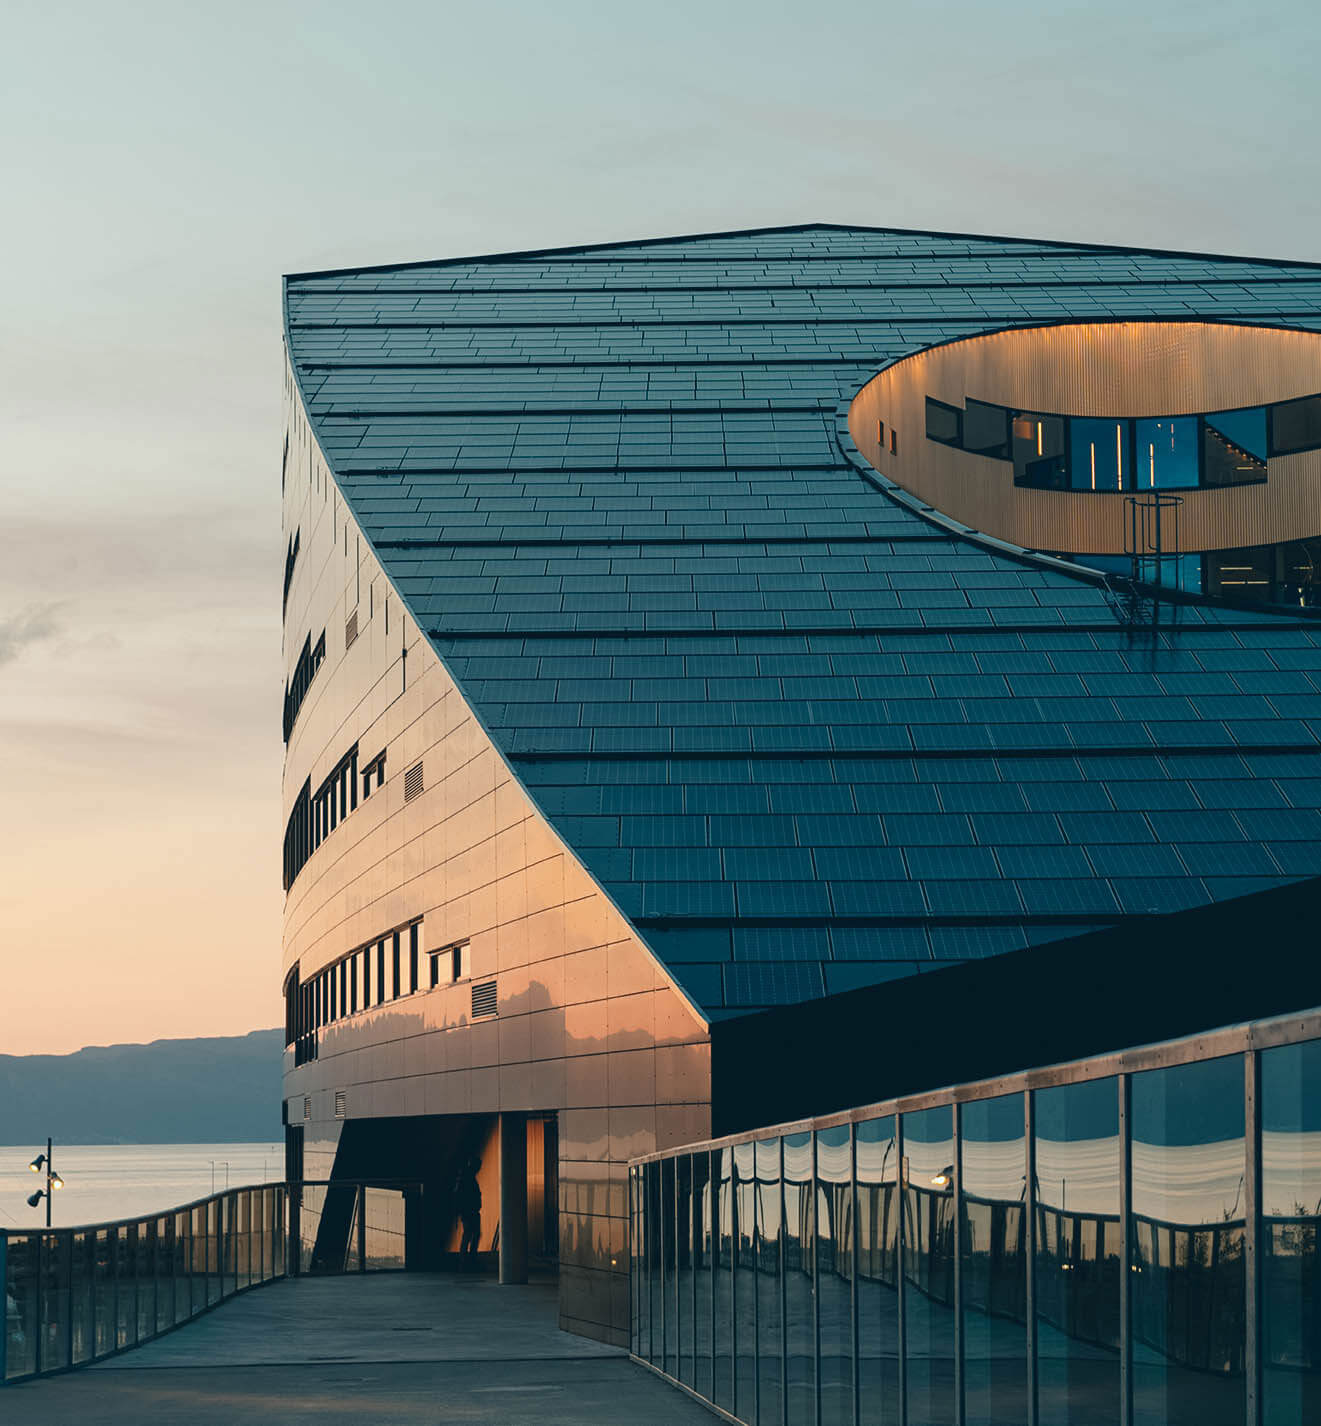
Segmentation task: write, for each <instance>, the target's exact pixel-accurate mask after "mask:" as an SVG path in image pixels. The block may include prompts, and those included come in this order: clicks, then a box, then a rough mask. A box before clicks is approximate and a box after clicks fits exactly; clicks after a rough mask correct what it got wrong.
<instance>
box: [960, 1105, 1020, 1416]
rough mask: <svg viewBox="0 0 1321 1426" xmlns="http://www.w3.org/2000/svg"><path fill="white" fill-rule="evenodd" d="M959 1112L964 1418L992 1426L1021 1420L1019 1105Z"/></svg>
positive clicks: (974, 1107)
mask: <svg viewBox="0 0 1321 1426" xmlns="http://www.w3.org/2000/svg"><path fill="white" fill-rule="evenodd" d="M960 1113H961V1114H962V1116H963V1117H962V1132H961V1134H960V1138H959V1154H960V1163H961V1170H962V1180H961V1182H962V1188H963V1221H962V1224H961V1228H960V1231H961V1233H962V1260H963V1382H964V1398H965V1420H966V1423H967V1426H998V1423H999V1422H1001V1421H1019V1420H1024V1421H1025V1420H1026V1419H1027V1326H1026V1323H1027V1243H1026V1232H1027V1221H1026V1214H1025V1211H1024V1210H1025V1204H1024V1197H1025V1193H1026V1184H1027V1138H1026V1134H1025V1126H1024V1117H1023V1116H1024V1100H1023V1096H1022V1095H1021V1094H1008V1095H1003V1096H1001V1097H1000V1098H998V1099H982V1100H977V1101H975V1102H973V1103H970V1104H965V1105H964V1106H963V1108H962V1109H961V1111H960Z"/></svg>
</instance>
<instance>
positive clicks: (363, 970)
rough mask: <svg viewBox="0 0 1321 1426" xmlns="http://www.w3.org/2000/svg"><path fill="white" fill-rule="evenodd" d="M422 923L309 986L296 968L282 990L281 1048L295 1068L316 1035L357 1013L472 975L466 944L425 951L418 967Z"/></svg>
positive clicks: (310, 1053) (363, 950)
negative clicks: (290, 1054) (289, 1051)
mask: <svg viewBox="0 0 1321 1426" xmlns="http://www.w3.org/2000/svg"><path fill="white" fill-rule="evenodd" d="M421 946H422V923H421V921H413V922H410V923H409V924H408V925H406V926H401V927H399V928H397V929H396V930H394V931H390V932H387V933H386V934H385V935H384V936H381V937H379V938H378V939H377V940H374V941H369V942H368V943H367V944H366V945H365V946H359V947H358V949H357V950H355V951H351V952H350V953H349V954H348V955H346V956H343V957H341V959H340V960H338V961H336V962H335V963H334V964H333V965H329V966H327V967H326V968H325V969H324V970H322V971H319V972H318V973H317V974H316V975H314V976H313V977H312V978H311V979H310V980H307V981H300V980H299V977H298V967H297V966H295V967H294V969H293V970H292V971H290V972H289V975H288V978H287V979H286V980H285V985H284V1032H285V1045H286V1047H292V1048H293V1050H294V1058H295V1061H296V1062H297V1063H298V1064H304V1063H306V1062H307V1061H308V1060H313V1059H315V1058H316V1043H317V1041H316V1032H317V1031H318V1030H319V1029H321V1028H322V1027H323V1026H325V1025H333V1024H335V1023H337V1022H338V1021H340V1020H345V1019H347V1018H348V1017H349V1016H351V1015H357V1014H359V1013H360V1012H361V1011H364V1010H370V1009H372V1008H373V1007H374V1006H377V1005H384V1004H386V1003H387V1002H389V1001H394V1000H401V999H403V998H404V997H405V996H409V995H416V994H417V993H418V991H420V990H429V989H433V988H434V987H436V986H438V985H444V984H449V983H451V982H454V981H458V980H461V979H463V978H464V977H465V976H467V975H469V974H470V973H471V967H470V965H469V962H468V946H467V944H466V943H465V942H460V943H458V944H455V945H451V946H445V947H444V948H443V949H440V950H435V951H430V952H428V953H427V955H426V957H425V960H426V965H425V966H424V965H423V964H422V962H423V956H422V950H421Z"/></svg>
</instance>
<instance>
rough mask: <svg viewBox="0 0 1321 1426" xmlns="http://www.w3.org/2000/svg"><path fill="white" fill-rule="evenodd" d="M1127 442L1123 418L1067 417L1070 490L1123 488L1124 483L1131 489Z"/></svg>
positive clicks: (1127, 431)
mask: <svg viewBox="0 0 1321 1426" xmlns="http://www.w3.org/2000/svg"><path fill="white" fill-rule="evenodd" d="M1128 445H1129V422H1127V421H1114V420H1107V419H1097V418H1093V417H1091V416H1073V417H1070V419H1069V485H1070V487H1071V488H1072V489H1073V490H1123V489H1124V488H1125V486H1126V485H1127V486H1128V488H1129V489H1132V486H1133V473H1132V471H1131V470H1130V469H1129V450H1128Z"/></svg>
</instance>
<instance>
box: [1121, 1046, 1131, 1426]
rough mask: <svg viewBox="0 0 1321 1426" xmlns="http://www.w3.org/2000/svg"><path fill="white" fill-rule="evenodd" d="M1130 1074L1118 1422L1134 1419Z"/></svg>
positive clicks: (1125, 1108)
mask: <svg viewBox="0 0 1321 1426" xmlns="http://www.w3.org/2000/svg"><path fill="white" fill-rule="evenodd" d="M1129 1088H1130V1086H1129V1076H1128V1075H1126V1074H1121V1075H1120V1076H1119V1258H1120V1264H1119V1423H1120V1426H1132V1421H1133V1230H1132V1224H1131V1218H1132V1199H1133V1146H1132V1144H1131V1142H1130V1140H1129Z"/></svg>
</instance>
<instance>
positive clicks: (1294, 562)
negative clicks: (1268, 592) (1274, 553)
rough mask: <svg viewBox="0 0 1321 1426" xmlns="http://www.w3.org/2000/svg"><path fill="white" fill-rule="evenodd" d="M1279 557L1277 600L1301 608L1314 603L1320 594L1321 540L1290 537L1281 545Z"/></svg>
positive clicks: (1308, 606)
mask: <svg viewBox="0 0 1321 1426" xmlns="http://www.w3.org/2000/svg"><path fill="white" fill-rule="evenodd" d="M1280 561H1281V564H1282V565H1283V569H1282V570H1281V571H1280V578H1279V581H1278V582H1277V584H1276V589H1275V598H1276V601H1277V602H1278V603H1280V604H1298V605H1301V606H1302V607H1304V608H1310V607H1311V606H1313V605H1315V604H1316V603H1317V602H1318V599H1319V598H1321V540H1290V541H1289V542H1288V543H1287V544H1284V545H1281V546H1280Z"/></svg>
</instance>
